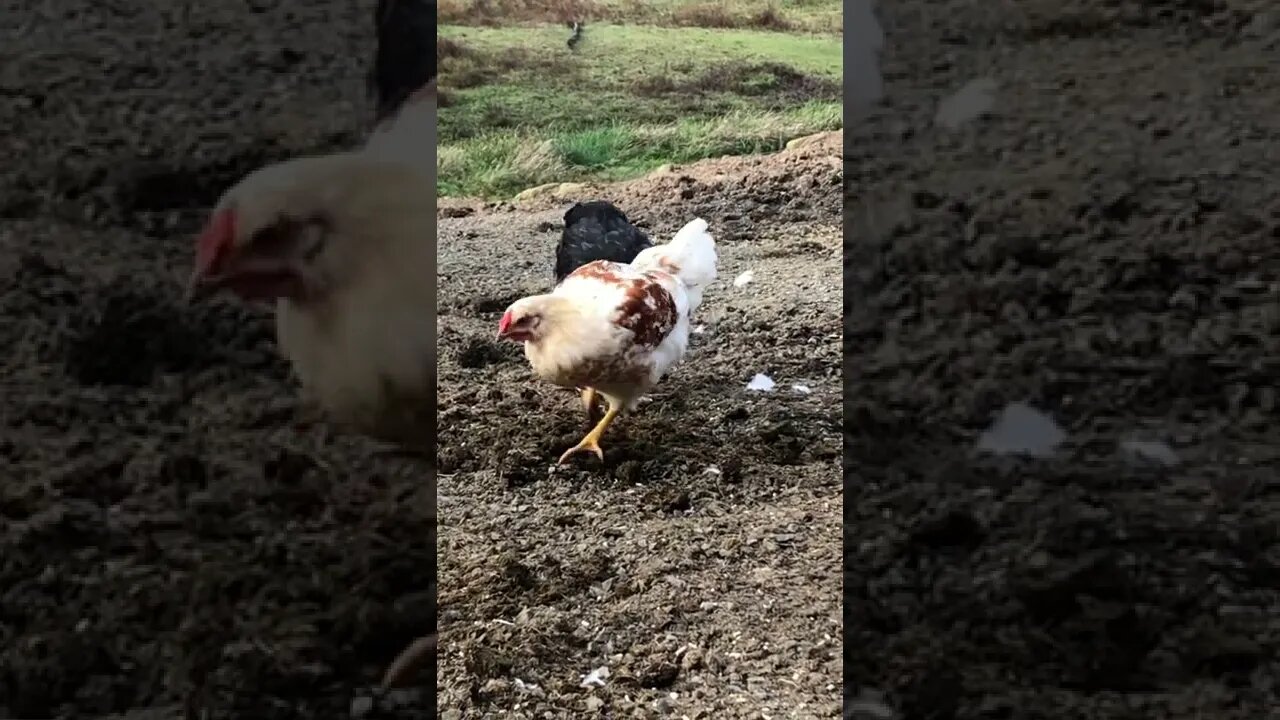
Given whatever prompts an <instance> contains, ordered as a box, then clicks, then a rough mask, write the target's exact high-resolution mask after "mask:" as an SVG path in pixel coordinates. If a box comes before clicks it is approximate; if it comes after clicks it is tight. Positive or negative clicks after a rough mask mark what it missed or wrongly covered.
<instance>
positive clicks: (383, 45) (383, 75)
mask: <svg viewBox="0 0 1280 720" xmlns="http://www.w3.org/2000/svg"><path fill="white" fill-rule="evenodd" d="M374 26H375V31H376V33H377V38H378V49H377V51H376V52H375V54H374V58H373V71H372V72H371V73H370V77H369V85H370V89H371V90H372V92H373V96H374V101H375V107H376V108H377V109H376V111H375V113H376V115H375V119H374V120H375V122H377V123H380V122H382V121H383V120H385V119H386V118H388V117H390V116H392V115H395V114H396V113H397V112H399V110H400V106H402V105H404V103H405V101H406V100H407V99H408V98H409V96H411V95H413V93H415V92H417V91H418V90H419V89H420V88H421V87H422V86H423V85H426V84H427V83H429V82H431V81H432V80H434V79H435V77H436V2H435V0H430V1H428V0H378V7H377V9H376V10H375V12H374Z"/></svg>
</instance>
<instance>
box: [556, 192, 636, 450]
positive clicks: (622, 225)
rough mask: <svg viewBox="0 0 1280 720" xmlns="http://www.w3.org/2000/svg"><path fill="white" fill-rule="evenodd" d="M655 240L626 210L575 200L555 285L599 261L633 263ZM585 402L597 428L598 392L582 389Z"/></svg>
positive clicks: (559, 248) (558, 256)
mask: <svg viewBox="0 0 1280 720" xmlns="http://www.w3.org/2000/svg"><path fill="white" fill-rule="evenodd" d="M652 245H653V242H651V241H650V240H649V236H648V235H645V234H644V233H643V232H641V231H640V228H638V227H636V226H635V225H632V224H631V221H630V220H628V219H627V216H626V214H625V213H623V212H622V211H621V210H619V209H618V208H617V206H615V205H614V204H613V203H610V202H606V201H604V200H592V201H591V202H586V203H574V204H573V207H571V208H569V211H568V212H566V213H565V214H564V232H562V233H561V234H560V244H559V245H557V246H556V285H559V284H560V283H561V282H563V281H564V279H565V278H566V277H568V276H569V273H571V272H573V271H574V270H577V269H578V268H580V267H582V266H583V265H586V264H587V263H591V262H595V261H596V260H608V261H610V262H616V263H630V262H631V261H632V260H635V259H636V255H639V254H640V251H642V250H644V249H645V248H648V247H651V246H652ZM581 393H582V405H583V407H585V408H586V410H587V427H589V428H590V427H595V425H596V421H597V419H598V418H597V417H596V414H597V412H598V411H599V408H598V407H597V406H596V392H595V390H592V389H591V388H586V389H583V390H581Z"/></svg>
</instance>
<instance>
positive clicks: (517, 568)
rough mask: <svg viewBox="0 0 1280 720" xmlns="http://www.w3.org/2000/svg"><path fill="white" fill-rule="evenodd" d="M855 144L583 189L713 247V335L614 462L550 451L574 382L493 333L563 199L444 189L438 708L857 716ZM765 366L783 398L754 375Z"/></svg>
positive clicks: (619, 429) (559, 445)
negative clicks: (851, 435) (845, 409)
mask: <svg viewBox="0 0 1280 720" xmlns="http://www.w3.org/2000/svg"><path fill="white" fill-rule="evenodd" d="M840 149H841V136H840V134H839V133H834V134H830V135H828V136H825V139H823V140H820V141H817V142H814V143H813V144H811V145H809V146H807V147H802V148H798V149H796V150H792V151H787V152H784V153H781V154H779V155H775V156H767V157H759V158H738V159H722V160H716V161H710V162H707V163H700V164H698V165H695V166H689V167H677V168H673V169H671V170H670V171H662V172H660V173H658V174H657V175H655V176H652V177H650V178H646V179H643V180H639V181H634V182H630V183H623V184H618V185H612V186H604V187H592V188H588V187H575V188H571V189H570V192H572V193H573V194H574V195H575V196H576V197H580V198H589V197H598V198H604V199H608V200H611V201H613V202H616V203H618V204H619V205H620V206H621V207H622V208H624V209H625V210H626V212H627V213H628V214H629V215H630V216H631V217H632V219H633V220H634V221H636V222H637V224H640V225H641V226H642V227H644V228H646V229H647V230H648V231H649V232H650V233H652V234H653V235H654V236H655V237H656V238H658V239H660V240H661V239H666V238H669V237H670V236H671V235H672V234H673V233H674V232H675V231H676V230H678V229H679V228H680V227H681V226H682V225H683V224H684V223H686V222H688V221H689V220H691V219H693V218H694V217H703V218H705V219H706V220H708V222H709V223H710V225H711V227H710V229H711V232H712V233H713V234H714V235H715V237H716V239H717V242H718V243H719V248H720V276H721V278H720V280H719V281H718V282H717V283H716V284H715V285H714V286H712V288H711V290H710V291H709V292H708V293H707V295H706V297H705V299H704V301H703V305H702V306H701V308H699V311H698V313H697V315H696V316H695V320H694V322H695V326H700V329H701V330H702V332H700V333H698V334H696V335H694V339H693V342H692V345H691V349H690V353H689V355H688V356H687V358H686V359H685V361H684V363H683V364H682V365H680V366H679V367H678V369H677V370H676V371H675V372H674V374H672V375H671V376H669V377H668V379H667V381H665V382H663V383H662V384H661V385H659V386H658V387H657V388H656V390H655V391H654V393H653V394H652V396H651V401H650V402H649V403H647V404H645V405H642V406H641V407H640V409H639V410H638V411H637V412H636V413H634V414H632V415H624V416H623V417H622V419H620V420H619V422H618V423H617V424H616V425H615V426H614V428H613V429H611V431H610V433H609V434H608V435H607V436H606V439H605V442H604V449H605V453H606V458H605V463H604V465H603V467H601V466H600V465H599V464H598V463H597V462H595V461H594V460H592V461H583V462H581V463H579V464H578V465H576V466H573V467H565V468H560V469H558V470H553V467H552V466H553V464H554V462H555V459H556V458H557V457H558V456H559V453H560V452H561V451H563V450H564V449H565V448H567V447H570V446H571V445H572V444H573V443H575V442H576V441H577V440H578V439H579V437H580V436H581V434H582V433H583V432H585V429H586V428H585V417H584V413H583V411H582V409H581V405H580V403H579V402H578V398H577V395H576V393H573V392H571V391H565V390H562V389H558V388H555V387H553V386H549V385H543V384H540V383H538V382H535V381H532V380H531V379H530V377H531V373H530V371H529V368H528V364H527V362H526V361H525V360H524V357H523V353H522V351H521V350H520V349H519V348H518V347H515V346H512V345H497V344H495V343H494V341H493V337H494V333H495V331H496V324H497V321H498V317H499V315H500V314H501V312H502V310H503V309H505V307H506V306H507V304H508V303H510V302H512V301H513V300H515V299H517V298H519V297H520V296H523V295H526V294H535V293H538V292H545V291H546V290H548V289H549V287H550V283H551V281H552V278H551V263H552V260H551V258H552V255H551V253H552V249H553V248H554V246H555V242H556V240H557V238H558V235H559V229H560V226H561V225H560V223H561V217H562V215H563V213H564V210H565V209H566V208H567V206H568V202H567V201H565V200H559V199H556V198H554V197H550V196H547V195H544V196H542V197H540V198H539V197H535V198H532V199H528V200H522V201H521V202H520V204H519V205H510V204H504V205H500V206H497V207H487V208H477V207H474V206H470V205H467V204H466V203H446V204H445V205H444V208H443V210H442V214H443V215H444V217H443V218H442V220H441V226H440V252H439V258H440V269H439V272H440V302H441V318H440V347H441V359H440V372H441V375H440V381H439V386H440V400H439V402H440V416H439V417H440V429H441V437H440V453H439V459H440V473H441V475H440V491H439V493H440V494H439V500H440V507H439V512H440V527H439V532H440V544H439V560H440V575H439V583H440V612H441V616H440V630H441V636H440V643H441V654H440V660H439V669H438V685H439V689H440V707H441V708H442V709H444V717H446V718H481V717H495V716H497V714H499V713H506V715H505V716H508V717H530V718H532V717H557V718H559V717H596V716H601V717H651V716H652V717H661V716H671V717H689V718H708V719H709V718H735V717H743V718H748V717H749V718H760V717H776V718H782V717H788V718H792V717H794V718H819V717H837V716H838V715H839V712H840V700H839V697H838V691H837V689H838V687H839V685H840V682H841V678H840V663H839V657H840V654H841V643H840V617H839V607H840V597H839V589H838V588H839V575H838V572H837V566H836V563H835V562H834V560H835V558H836V556H837V555H838V554H839V542H840V534H839V528H838V526H839V508H840V493H841V487H840V483H839V472H838V466H839V458H840V453H841V450H840V426H841V422H842V419H841V409H840V402H839V399H840V392H841V384H840V381H839V377H840V375H839V373H840V363H839V356H838V353H839V345H840V343H839V335H840V315H839V302H840V291H841V284H840V282H839V281H838V279H839V274H838V263H839V257H840V251H841V243H840V238H841V227H840V203H841V176H840V157H839V155H840ZM748 270H750V271H752V272H753V273H754V281H753V282H751V283H749V284H746V285H745V286H742V287H734V284H733V281H734V279H735V278H736V277H737V276H738V275H739V274H740V273H743V272H745V271H748ZM757 373H765V374H767V375H769V376H770V377H771V378H773V379H774V380H775V381H776V383H777V387H776V388H775V390H774V391H773V392H770V393H754V392H749V391H747V390H746V386H747V383H748V382H749V381H750V380H751V378H752V377H753V376H754V375H755V374H757ZM795 385H801V386H803V387H804V389H807V390H808V392H807V393H806V392H805V391H804V390H796V389H795V388H794V387H793V386H795ZM602 667H603V668H607V669H608V677H607V678H606V679H605V683H604V686H603V687H597V688H584V687H582V683H583V680H584V677H585V676H587V675H589V674H590V673H591V672H592V671H595V670H597V669H598V668H602Z"/></svg>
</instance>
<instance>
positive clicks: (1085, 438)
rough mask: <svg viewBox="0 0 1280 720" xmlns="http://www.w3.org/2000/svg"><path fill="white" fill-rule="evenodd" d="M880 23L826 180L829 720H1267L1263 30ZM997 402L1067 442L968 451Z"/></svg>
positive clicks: (1273, 553)
mask: <svg viewBox="0 0 1280 720" xmlns="http://www.w3.org/2000/svg"><path fill="white" fill-rule="evenodd" d="M881 5H882V9H881V15H882V19H883V20H884V24H885V26H886V27H885V32H886V51H887V56H886V76H887V77H886V88H887V92H888V94H889V99H888V102H887V103H886V105H885V106H884V107H882V108H881V109H880V110H879V111H878V112H877V113H876V114H875V115H874V116H873V117H871V118H870V119H869V120H868V121H867V122H866V123H865V124H862V125H859V126H858V127H855V128H851V129H850V130H849V131H848V132H849V135H848V138H847V146H846V154H845V168H846V179H847V183H848V191H849V194H850V203H849V205H848V209H847V212H848V213H849V215H848V217H849V221H850V226H849V231H848V233H847V234H846V251H847V257H848V261H847V262H846V266H845V282H846V292H847V295H846V297H847V298H848V302H849V305H848V306H847V310H848V312H849V313H850V315H849V321H848V323H847V324H846V331H845V352H846V355H845V358H846V368H845V373H846V379H847V382H848V386H847V387H848V395H847V401H846V402H847V404H846V421H847V423H848V425H847V430H846V435H845V457H846V482H847V485H846V491H847V494H846V497H845V513H846V514H845V521H846V525H845V547H846V555H845V592H846V597H845V600H846V604H845V616H844V622H845V633H846V635H845V643H846V647H847V648H848V652H847V655H846V660H845V662H846V666H845V671H846V674H847V675H846V677H847V678H849V679H850V680H852V686H851V690H852V694H853V696H854V697H855V698H857V699H859V702H860V704H858V705H856V706H855V705H854V704H851V705H850V712H851V714H852V715H853V716H855V717H860V718H866V717H885V715H883V714H879V715H878V714H877V713H883V712H885V711H887V710H888V709H892V710H893V711H896V712H897V713H898V714H899V716H901V717H908V718H1026V719H1029V718H1046V719H1048V718H1066V717H1071V718H1108V719H1115V718H1134V719H1135V720H1137V719H1138V718H1155V717H1163V718H1188V719H1189V718H1201V717H1203V718H1260V717H1278V716H1280V715H1278V714H1277V713H1278V712H1280V711H1277V708H1278V707H1280V698H1278V697H1277V689H1276V678H1277V677H1280V664H1278V663H1277V659H1276V658H1277V657H1280V655H1278V651H1280V613H1278V610H1280V485H1278V484H1277V481H1276V469H1277V466H1278V464H1280V463H1278V461H1280V444H1278V442H1277V440H1280V430H1278V427H1280V425H1278V424H1277V422H1276V378H1277V372H1278V371H1280V361H1278V360H1277V355H1276V341H1275V336H1276V333H1277V330H1280V304H1278V302H1277V301H1278V300H1280V249H1278V248H1280V245H1278V244H1277V238H1278V237H1280V210H1278V208H1277V205H1276V201H1275V197H1274V195H1275V189H1276V187H1277V175H1276V159H1277V152H1278V151H1277V145H1276V144H1275V130H1274V123H1273V122H1272V118H1275V117H1276V116H1277V111H1280V94H1278V93H1277V90H1276V88H1277V87H1280V85H1278V83H1277V80H1278V79H1280V78H1277V70H1276V66H1275V64H1274V63H1273V62H1272V58H1273V57H1274V55H1275V52H1276V50H1277V48H1276V45H1277V41H1278V40H1280V34H1278V32H1280V17H1278V16H1277V15H1276V14H1275V12H1274V11H1273V10H1270V9H1268V6H1267V5H1265V4H1261V3H1248V4H1246V3H1241V2H1231V1H1225V2H1224V1H1216V2H1215V1H1209V2H1199V1H1197V2H1188V1H1185V0H1166V1H1163V2H1132V1H1128V0H1118V1H1117V0H1105V1H1099V0H1075V1H1073V2H1039V1H1037V2H1030V3H1018V4H1016V5H1015V4H1013V3H976V2H958V1H953V2H942V3H936V2H896V3H881ZM966 88H967V90H966ZM948 98H951V99H952V100H951V101H950V102H946V103H944V102H943V101H944V100H946V99H948ZM984 107H985V108H986V111H985V112H978V111H980V110H983V108H984ZM939 113H940V114H941V117H939ZM1013 403H1025V404H1026V405H1029V406H1030V407H1031V408H1034V409H1035V410H1036V411H1038V412H1040V413H1043V414H1044V415H1046V416H1048V417H1049V418H1051V419H1052V420H1053V421H1054V422H1056V424H1057V425H1058V426H1059V427H1060V429H1061V431H1062V432H1063V433H1064V435H1065V439H1064V440H1063V442H1061V443H1060V444H1059V445H1058V446H1057V447H1056V449H1054V450H1053V452H1050V453H1046V455H1047V456H1046V457H1044V458H1041V459H1034V458H1031V459H1028V458H1022V459H1019V458H1017V457H1013V456H1008V455H998V454H991V453H980V452H977V451H976V450H975V446H976V445H977V444H978V443H979V442H980V441H981V439H982V434H983V432H984V431H985V430H987V429H988V428H989V426H991V424H992V423H993V421H994V420H995V419H996V418H997V416H998V415H999V414H1000V413H1001V412H1002V410H1003V409H1005V408H1006V407H1007V406H1009V405H1011V404H1013ZM1050 434H1051V433H1050ZM1044 439H1045V438H1044V437H1041V438H1040V439H1038V440H1036V441H1035V443H1033V444H1037V443H1040V441H1042V440H1044Z"/></svg>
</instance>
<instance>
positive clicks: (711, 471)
mask: <svg viewBox="0 0 1280 720" xmlns="http://www.w3.org/2000/svg"><path fill="white" fill-rule="evenodd" d="M702 474H703V475H719V474H720V468H719V467H718V466H716V465H708V466H707V469H706V470H703V471H702Z"/></svg>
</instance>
